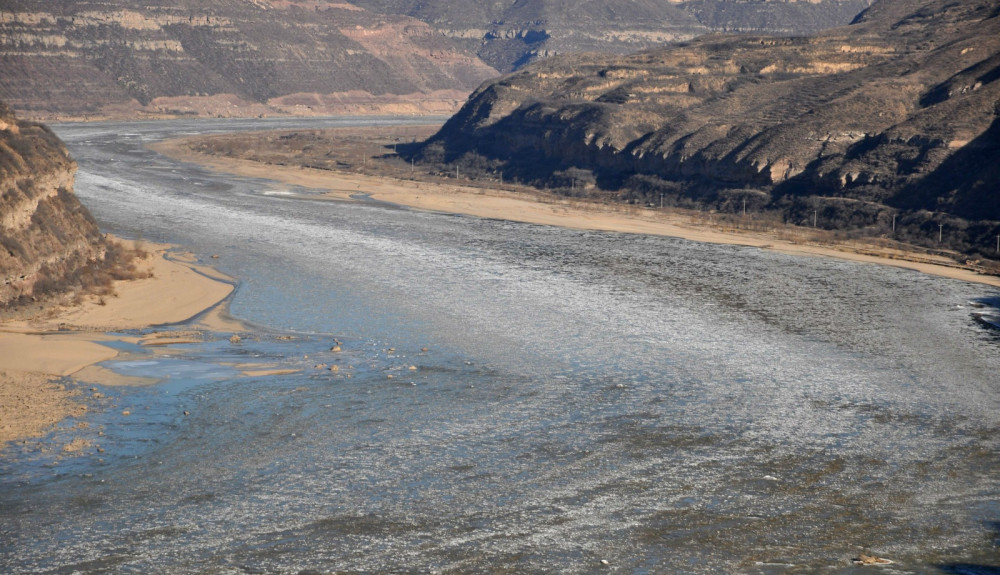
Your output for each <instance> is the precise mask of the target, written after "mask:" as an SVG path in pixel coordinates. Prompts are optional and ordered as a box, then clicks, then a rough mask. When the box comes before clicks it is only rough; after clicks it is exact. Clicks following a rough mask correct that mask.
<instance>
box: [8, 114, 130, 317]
mask: <svg viewBox="0 0 1000 575" xmlns="http://www.w3.org/2000/svg"><path fill="white" fill-rule="evenodd" d="M75 171H76V164H75V163H74V162H73V160H72V159H71V158H70V156H69V153H68V152H67V150H66V148H65V146H63V144H62V142H60V141H59V139H58V138H57V137H56V136H55V135H54V134H53V133H52V132H51V131H50V130H49V129H48V128H47V127H45V126H43V125H40V124H35V123H30V122H20V121H18V120H17V119H16V118H15V117H14V115H13V114H12V113H11V112H10V110H9V109H8V108H7V107H6V106H5V105H4V104H2V103H0V306H2V307H3V308H7V307H9V306H11V305H15V304H17V303H20V302H24V301H30V300H32V299H36V298H37V297H39V296H42V295H51V294H55V293H65V292H73V291H77V292H79V291H82V290H84V289H88V288H93V287H94V286H95V285H96V284H97V283H101V282H103V281H105V280H104V276H105V275H106V273H107V270H106V268H107V267H108V265H110V264H111V263H112V262H110V261H109V260H110V259H111V258H106V255H107V253H108V250H109V245H108V243H107V242H106V241H105V239H104V237H102V235H101V234H100V232H99V231H98V228H97V224H96V223H95V222H94V219H93V217H91V215H90V213H89V212H88V211H87V210H86V208H84V207H83V206H82V205H81V204H80V202H79V200H78V199H77V198H76V196H75V195H73V176H74V173H75ZM116 249H117V248H112V251H115V250H116Z"/></svg>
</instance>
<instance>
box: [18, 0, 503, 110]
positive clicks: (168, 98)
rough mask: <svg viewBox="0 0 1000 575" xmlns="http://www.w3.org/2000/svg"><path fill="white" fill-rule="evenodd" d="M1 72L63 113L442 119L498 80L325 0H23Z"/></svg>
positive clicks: (398, 28) (382, 18) (32, 101)
mask: <svg viewBox="0 0 1000 575" xmlns="http://www.w3.org/2000/svg"><path fill="white" fill-rule="evenodd" d="M0 71H2V73H0V98H3V99H5V100H6V101H7V102H8V104H9V105H11V106H12V107H13V108H14V109H16V110H18V111H19V112H20V113H21V114H22V116H27V117H50V118H51V117H60V116H77V117H84V116H98V117H99V116H118V117H121V116H140V115H142V114H202V115H215V116H226V115H256V114H264V113H271V114H273V113H288V112H294V113H297V114H310V113H330V112H353V113H364V112H366V111H371V110H376V111H398V112H417V111H424V112H438V113H440V112H446V111H450V110H453V109H454V108H455V107H456V105H457V104H458V103H460V101H461V100H462V99H464V97H465V96H467V95H468V93H469V92H470V91H471V90H473V89H474V88H475V87H476V86H478V85H479V84H480V83H481V82H482V81H483V80H485V79H487V78H490V77H493V76H495V75H496V71H495V70H493V69H492V68H490V67H489V66H487V65H485V64H484V63H483V62H482V61H480V60H479V59H478V58H476V57H475V56H474V55H466V54H463V53H462V52H461V50H460V49H459V48H457V47H456V45H455V44H454V43H453V42H452V41H451V40H448V39H447V38H445V37H443V36H442V35H441V34H439V33H437V32H435V31H434V30H433V29H431V28H430V27H429V26H428V25H426V24H424V23H423V22H420V21H419V20H415V19H412V18H407V17H403V16H391V15H388V16H387V15H379V14H373V13H371V12H368V11H365V10H363V9H360V8H358V7H357V6H354V5H352V4H348V3H344V2H331V1H324V0H320V1H313V0H303V1H290V0H272V1H265V0H254V1H248V0H210V1H194V0H178V1H172V2H166V1H159V2H143V3H141V4H136V3H135V2H129V1H127V0H87V1H70V0H11V1H9V2H4V4H3V6H2V7H0ZM404 97H405V98H404Z"/></svg>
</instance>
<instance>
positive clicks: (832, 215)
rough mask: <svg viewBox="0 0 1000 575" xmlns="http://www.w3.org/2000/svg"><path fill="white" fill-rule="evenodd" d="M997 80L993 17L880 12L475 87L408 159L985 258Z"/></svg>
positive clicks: (995, 216) (998, 151)
mask: <svg viewBox="0 0 1000 575" xmlns="http://www.w3.org/2000/svg"><path fill="white" fill-rule="evenodd" d="M998 79H1000V6H997V5H996V4H995V3H994V4H990V3H982V2H977V1H975V0H956V1H946V0H921V1H919V2H909V1H903V0H882V1H881V2H878V3H876V4H875V5H873V6H872V8H871V9H869V10H868V11H866V12H865V13H863V15H862V16H860V17H859V18H858V20H857V22H855V23H854V24H853V25H851V26H847V27H843V28H838V29H834V30H830V31H827V32H823V33H819V34H817V35H814V36H809V37H767V36H757V37H747V36H743V37H734V36H708V37H702V38H699V39H697V40H694V41H691V42H689V43H686V44H682V45H678V46H672V47H668V48H663V49H658V50H652V51H647V52H643V53H639V54H635V55H632V56H627V57H616V56H568V57H560V58H553V59H549V60H545V61H542V62H540V63H537V64H534V65H532V66H530V67H528V68H526V69H524V70H522V71H519V72H517V73H514V74H512V75H509V76H507V77H505V78H502V79H499V80H497V81H494V82H492V83H489V84H488V85H484V86H483V87H482V88H481V89H479V90H478V91H477V92H476V93H475V94H473V96H472V97H471V98H470V99H469V102H468V103H467V104H466V106H465V107H464V108H463V109H462V110H461V111H460V112H459V113H458V114H457V115H455V116H454V117H453V118H452V119H451V120H450V121H449V122H448V123H447V124H446V125H445V126H444V128H443V129H442V130H441V132H440V133H439V134H438V135H437V136H436V137H435V138H434V139H433V140H432V141H431V142H430V144H429V145H428V146H426V147H425V148H424V149H423V151H422V156H423V157H424V158H425V159H428V160H437V161H441V160H443V161H447V162H454V161H460V162H463V163H464V164H466V170H471V169H474V167H475V166H479V167H480V169H481V170H499V169H502V170H504V172H505V173H506V174H508V177H510V176H514V175H517V176H519V177H521V178H524V179H528V180H531V181H534V182H537V183H544V184H546V185H549V186H556V187H558V186H565V187H567V188H570V187H573V188H580V187H585V186H586V185H587V183H588V182H597V183H598V184H599V186H600V188H603V189H605V190H614V191H615V194H616V195H618V196H619V197H621V198H622V199H624V200H627V201H632V202H653V203H656V202H659V201H660V198H661V194H662V195H663V197H664V198H665V199H666V201H667V202H671V203H679V204H687V205H697V206H703V207H712V208H716V209H721V210H724V211H725V210H728V211H734V212H735V211H738V210H739V209H742V206H743V202H744V201H746V202H747V203H748V204H749V208H750V209H751V210H761V209H764V210H773V211H780V212H781V213H782V214H783V215H784V217H786V218H787V219H788V220H789V221H793V222H802V223H806V222H808V223H811V222H810V220H813V221H816V223H817V225H819V226H825V227H829V228H838V229H842V228H845V227H846V228H858V227H870V228H873V229H882V230H888V229H889V227H890V226H891V225H892V224H893V219H894V217H898V219H899V221H898V222H897V223H898V224H899V225H900V226H901V227H900V229H898V230H897V232H898V233H903V234H908V235H910V236H912V237H913V238H920V237H922V238H929V237H933V239H935V240H936V239H937V237H938V235H939V234H941V235H942V236H943V239H946V237H947V236H948V235H949V234H951V236H950V241H952V243H954V244H955V245H956V246H958V247H962V248H963V249H966V250H975V249H976V248H977V246H979V247H980V248H983V249H985V248H984V246H987V245H993V244H994V243H995V238H994V237H993V236H995V235H996V234H997V233H1000V231H998V227H997V224H996V221H997V220H1000V203H998V200H997V197H998V193H1000V192H998V191H997V190H998V189H1000V180H998V176H1000V173H998V169H997V168H996V166H998V165H1000V140H998V132H1000V124H998V121H1000V120H998V118H1000V82H998V81H997V80H998ZM577 183H579V184H580V185H579V186H578V185H577ZM983 220H986V221H990V222H992V223H990V224H989V225H985V224H984V225H975V224H970V223H969V221H983ZM943 228H947V229H943ZM930 232H933V236H931V235H930ZM991 253H992V250H991Z"/></svg>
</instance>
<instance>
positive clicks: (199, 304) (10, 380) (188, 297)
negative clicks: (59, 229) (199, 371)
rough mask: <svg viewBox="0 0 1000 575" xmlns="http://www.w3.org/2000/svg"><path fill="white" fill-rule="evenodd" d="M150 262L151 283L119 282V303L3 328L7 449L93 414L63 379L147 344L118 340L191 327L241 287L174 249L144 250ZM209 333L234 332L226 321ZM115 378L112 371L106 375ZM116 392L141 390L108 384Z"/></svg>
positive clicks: (0, 416)
mask: <svg viewBox="0 0 1000 575" xmlns="http://www.w3.org/2000/svg"><path fill="white" fill-rule="evenodd" d="M144 247H145V248H146V249H147V250H148V251H149V252H150V254H149V255H148V256H147V257H146V258H145V260H144V261H142V262H141V263H140V267H144V268H145V269H147V270H149V271H151V272H152V276H151V277H148V278H145V279H137V280H130V281H119V282H116V283H115V285H114V293H115V294H116V295H115V296H113V297H104V298H100V297H96V296H92V297H87V298H85V300H84V301H83V302H82V303H81V304H80V305H75V306H69V307H62V306H43V307H42V308H41V309H39V310H38V313H37V315H35V316H34V317H30V318H28V319H20V320H16V321H7V322H4V323H2V324H0V366H3V368H2V369H0V446H3V445H4V444H6V443H7V442H9V441H13V440H17V439H23V438H27V437H32V436H37V435H40V434H42V433H44V431H45V430H46V429H47V428H48V427H50V426H51V425H53V424H55V423H57V422H59V421H61V420H63V419H64V418H66V417H68V416H70V415H72V414H74V413H76V412H79V411H80V410H85V409H86V406H85V405H83V404H80V403H78V402H76V401H74V400H73V396H74V392H72V391H70V390H69V389H68V388H67V387H66V386H65V385H63V384H62V383H59V382H58V379H59V378H62V377H65V376H72V375H73V374H77V373H81V372H82V370H85V369H91V370H93V369H97V370H100V368H99V367H97V366H95V364H97V363H99V362H101V361H105V360H108V359H112V358H114V357H115V356H116V355H117V352H116V351H115V350H114V349H112V348H111V347H108V346H106V345H103V344H104V343H107V342H110V341H114V340H117V341H131V342H133V343H138V342H139V338H132V337H128V336H124V335H110V334H109V333H108V332H114V331H117V330H130V329H141V328H146V327H149V326H154V325H159V324H169V323H177V322H182V321H185V320H187V319H189V318H191V317H193V316H195V315H198V314H199V313H201V312H203V311H205V310H206V309H209V308H212V307H213V306H215V305H216V304H218V303H219V302H221V301H223V300H224V299H225V298H226V297H228V296H229V294H230V293H232V291H233V289H234V288H233V284H234V282H233V281H232V280H231V279H229V278H226V277H225V276H222V275H221V274H219V273H218V272H215V271H214V270H212V269H211V268H208V267H206V266H201V265H198V264H196V263H195V262H194V260H193V259H192V258H190V257H189V256H188V257H185V256H173V255H171V256H169V259H168V253H167V248H168V246H149V245H146V246H144ZM211 316H212V317H210V318H209V319H207V320H205V321H203V322H202V323H205V324H206V325H205V327H207V328H209V329H217V330H221V331H224V330H232V329H233V328H234V325H233V324H227V323H226V320H225V317H224V316H222V315H221V314H211ZM105 371H107V370H105ZM101 380H102V381H105V382H106V383H108V384H109V385H113V384H115V383H135V382H131V381H128V382H126V381H120V380H116V379H115V378H103V377H102V378H101Z"/></svg>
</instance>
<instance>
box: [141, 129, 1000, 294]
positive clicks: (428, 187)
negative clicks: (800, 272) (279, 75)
mask: <svg viewBox="0 0 1000 575" xmlns="http://www.w3.org/2000/svg"><path fill="white" fill-rule="evenodd" d="M259 136H260V134H241V135H240V138H241V139H243V140H244V141H250V140H249V139H250V138H254V137H259ZM227 137H229V136H226V135H217V136H208V137H194V138H176V139H171V140H167V141H163V142H157V143H156V144H154V145H152V146H150V147H151V149H153V150H155V151H157V152H159V153H161V154H164V155H166V156H169V157H171V158H174V159H177V160H180V161H185V162H190V163H195V164H199V165H201V166H204V167H207V168H209V169H212V170H215V171H219V172H225V173H231V174H237V175H241V176H246V177H252V178H262V179H269V180H273V181H278V182H282V183H285V184H288V185H292V186H301V187H304V188H309V189H315V190H322V191H324V194H323V196H322V197H324V198H327V199H335V200H348V201H356V200H357V197H358V195H359V194H364V195H365V196H366V197H368V198H371V199H373V200H377V201H382V202H388V203H392V204H397V205H402V206H408V207H411V208H414V209H420V210H427V211H436V212H445V213H453V214H464V215H470V216H476V217H482V218H493V219H503V220H511V221H519V222H525V223H532V224H542V225H552V226H560V227H566V228H575V229H587V230H601V231H614V232H622V233H636V234H650V235H661V236H671V237H678V238H683V239H688V240H692V241H699V242H707V243H719V244H731V245H743V246H752V247H758V248H761V249H768V250H774V251H778V252H782V253H787V254H793V255H800V256H815V257H833V258H839V259H845V260H851V261H857V262H865V263H873V264H879V265H891V266H896V267H900V268H906V269H912V270H915V271H919V272H922V273H926V274H930V275H935V276H941V277H947V278H952V279H957V280H962V281H968V282H975V283H981V284H986V285H991V286H995V287H1000V277H997V276H993V275H987V274H983V273H980V272H979V271H977V270H976V269H975V268H974V266H963V265H960V264H958V263H957V262H956V261H955V260H953V259H951V258H948V257H946V256H944V255H940V254H933V253H926V252H919V251H916V250H909V249H906V247H905V246H899V245H879V244H875V243H871V242H862V241H837V242H832V241H831V242H827V241H823V240H822V239H821V236H822V234H821V233H819V232H817V231H815V230H807V229H802V228H795V227H792V226H786V227H784V228H782V229H780V230H764V231H754V230H747V229H739V228H738V227H737V226H734V225H732V224H731V223H726V222H723V221H721V220H720V221H712V220H711V218H709V217H708V216H707V215H706V214H700V213H698V212H689V211H684V210H672V209H668V210H657V209H647V208H639V207H635V206H628V205H622V204H604V203H597V202H590V201H583V200H576V199H571V198H565V197H561V196H556V195H554V194H548V193H545V192H542V191H540V190H534V191H529V190H527V189H525V188H523V187H516V186H503V185H500V184H497V183H495V182H492V183H491V182H483V181H462V180H457V179H456V180H455V182H456V183H450V182H442V181H429V180H428V179H427V178H424V179H418V178H413V179H404V178H403V177H400V176H399V174H398V173H396V172H398V169H394V170H393V169H391V168H389V167H388V166H387V167H386V170H385V172H386V173H385V174H372V173H360V172H359V171H352V170H351V169H350V168H347V169H343V170H336V169H317V168H310V167H303V166H299V165H295V164H294V163H291V162H288V163H286V165H276V164H275V163H273V161H272V162H271V163H267V162H265V161H256V160H253V159H244V158H241V157H230V156H222V155H217V154H209V153H204V152H203V151H201V149H203V148H204V146H202V144H203V143H205V142H212V141H220V140H223V139H225V138H227ZM397 139H398V138H397ZM227 145H228V143H227ZM369 147H370V146H369ZM388 147H389V148H391V144H390V145H389V146H388ZM383 152H384V151H383ZM350 153H353V154H354V155H356V156H358V157H363V162H364V163H363V165H364V166H365V168H364V171H366V172H371V171H373V170H374V171H378V170H379V165H380V164H379V162H378V161H377V160H376V159H375V158H372V157H367V152H362V153H360V154H359V153H357V150H352V151H351V152H350ZM362 154H364V156H362ZM396 168H398V166H397V167H396ZM308 197H309V198H313V199H315V197H316V196H314V195H310V196H308Z"/></svg>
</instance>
